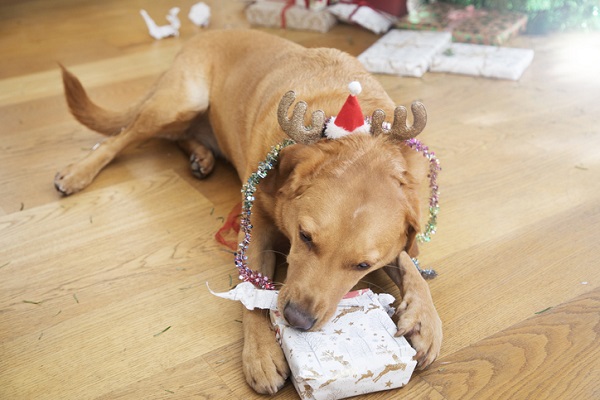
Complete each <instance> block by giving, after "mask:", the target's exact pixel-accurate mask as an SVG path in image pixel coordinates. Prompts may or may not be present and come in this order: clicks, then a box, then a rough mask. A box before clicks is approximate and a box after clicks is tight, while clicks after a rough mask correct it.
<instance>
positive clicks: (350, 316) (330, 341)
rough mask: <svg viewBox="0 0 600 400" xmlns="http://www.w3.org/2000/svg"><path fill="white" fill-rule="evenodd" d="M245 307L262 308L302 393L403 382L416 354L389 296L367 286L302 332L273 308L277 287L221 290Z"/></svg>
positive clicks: (325, 394)
mask: <svg viewBox="0 0 600 400" xmlns="http://www.w3.org/2000/svg"><path fill="white" fill-rule="evenodd" d="M215 294H216V295H217V296H220V297H223V298H228V299H231V300H240V301H242V302H243V303H244V305H245V306H246V307H247V308H249V309H253V308H256V307H258V308H268V309H270V310H271V321H272V323H273V325H274V327H275V329H276V337H277V340H278V341H279V343H280V344H281V347H282V349H283V352H284V354H285V357H286V359H287V361H288V364H289V366H290V370H291V372H292V378H291V379H292V382H293V384H294V386H295V387H296V390H297V391H298V394H299V395H300V397H301V398H302V399H306V400H308V399H311V400H313V399H314V400H322V399H323V400H324V399H343V398H346V397H351V396H357V395H361V394H366V393H371V392H376V391H381V390H389V389H394V388H398V387H401V386H404V385H405V384H406V383H407V382H408V381H409V379H410V377H411V375H412V373H413V371H414V369H415V367H416V364H417V362H416V361H415V360H413V356H414V355H415V354H416V352H415V350H414V349H413V348H412V347H410V345H409V344H408V342H407V341H406V340H405V339H404V338H403V337H396V336H394V335H395V333H396V331H397V328H396V325H395V324H394V322H393V321H392V319H391V318H390V315H391V314H392V313H393V308H392V307H390V304H391V303H392V302H393V301H394V297H393V296H391V295H389V294H379V295H378V294H375V293H373V292H372V291H371V290H368V289H367V290H360V291H355V292H351V293H349V294H348V295H347V296H346V297H344V299H343V300H342V301H341V302H340V304H339V305H338V307H337V311H336V313H335V314H334V317H333V319H332V320H331V321H330V322H329V323H327V324H326V325H325V326H324V327H323V328H322V329H320V330H319V331H315V332H303V331H299V330H297V329H295V328H292V327H290V326H289V325H288V324H287V323H286V321H285V319H284V318H283V317H282V315H281V313H280V312H279V311H278V310H277V309H276V304H277V292H276V291H271V290H261V289H257V288H255V287H254V286H253V285H252V284H251V283H248V282H245V283H241V284H239V285H238V286H237V287H236V288H235V289H233V290H232V291H230V292H227V293H218V294H217V293H215Z"/></svg>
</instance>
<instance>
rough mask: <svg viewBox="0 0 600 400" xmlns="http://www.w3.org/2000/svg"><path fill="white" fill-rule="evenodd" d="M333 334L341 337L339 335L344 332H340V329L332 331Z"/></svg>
mask: <svg viewBox="0 0 600 400" xmlns="http://www.w3.org/2000/svg"><path fill="white" fill-rule="evenodd" d="M333 333H337V334H338V335H341V334H343V333H344V331H343V330H341V329H334V330H333Z"/></svg>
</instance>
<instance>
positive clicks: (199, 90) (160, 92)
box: [54, 63, 209, 195]
mask: <svg viewBox="0 0 600 400" xmlns="http://www.w3.org/2000/svg"><path fill="white" fill-rule="evenodd" d="M182 64H183V63H175V64H174V65H173V67H172V68H171V69H170V70H168V71H167V72H166V73H165V74H164V75H163V76H161V78H160V80H159V81H158V83H157V84H156V86H155V90H154V92H153V93H151V95H150V96H148V98H147V99H146V100H145V101H144V102H143V103H142V104H141V106H140V108H139V112H138V113H137V115H135V116H134V118H133V119H132V122H130V123H129V124H128V125H127V126H125V127H124V128H123V129H122V130H121V132H120V133H117V134H116V135H114V136H110V137H108V138H107V139H106V140H105V141H104V142H102V143H101V144H100V145H99V146H97V147H96V148H95V149H94V150H93V151H92V152H90V153H89V154H88V155H87V156H86V157H85V158H84V159H82V160H81V161H79V162H77V163H75V164H72V165H70V166H68V167H66V168H65V169H63V170H62V171H60V172H59V173H58V174H56V177H55V179H54V185H55V187H56V189H57V190H58V191H59V192H60V193H62V194H64V195H70V194H72V193H75V192H78V191H79V190H81V189H83V188H85V187H86V186H88V185H89V184H90V183H91V182H92V180H93V179H94V178H95V177H96V175H97V174H98V173H99V172H100V170H101V169H102V168H104V167H105V166H106V165H107V164H108V163H110V162H111V161H112V160H113V159H114V157H115V156H116V155H117V154H118V153H119V152H121V151H122V150H123V149H124V148H125V147H127V146H129V145H132V144H137V143H140V142H143V141H145V140H147V139H150V138H153V137H164V138H168V139H173V140H178V139H183V138H184V137H185V134H186V130H187V129H188V127H189V126H190V124H191V123H192V121H193V120H194V119H195V118H196V117H197V115H198V114H200V113H202V112H204V111H206V109H207V108H208V98H209V92H208V85H207V84H206V79H205V76H204V74H203V73H202V72H201V71H195V72H194V73H193V74H192V73H186V71H185V70H184V65H182Z"/></svg>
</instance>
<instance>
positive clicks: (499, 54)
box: [431, 43, 534, 80]
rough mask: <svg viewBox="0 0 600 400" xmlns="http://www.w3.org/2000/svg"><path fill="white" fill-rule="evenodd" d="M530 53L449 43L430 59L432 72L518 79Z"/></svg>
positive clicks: (531, 56)
mask: <svg viewBox="0 0 600 400" xmlns="http://www.w3.org/2000/svg"><path fill="white" fill-rule="evenodd" d="M533 54H534V52H533V50H531V49H516V48H509V47H497V46H484V45H477V44H467V43H452V44H450V45H448V46H446V47H445V48H444V49H443V50H442V51H441V52H440V53H438V54H437V55H436V56H435V57H434V58H433V61H432V63H431V71H432V72H452V73H455V74H464V75H475V76H483V77H486V78H499V79H511V80H518V79H519V78H520V77H521V75H523V72H524V71H525V70H526V69H527V67H528V66H529V64H531V61H532V60H533Z"/></svg>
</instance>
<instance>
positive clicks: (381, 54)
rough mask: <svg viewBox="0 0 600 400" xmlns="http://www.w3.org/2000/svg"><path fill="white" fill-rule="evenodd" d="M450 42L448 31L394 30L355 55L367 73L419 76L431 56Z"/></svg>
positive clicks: (426, 68)
mask: <svg viewBox="0 0 600 400" xmlns="http://www.w3.org/2000/svg"><path fill="white" fill-rule="evenodd" d="M451 40H452V35H451V34H450V33H449V32H418V31H410V30H399V29H394V30H391V31H390V32H388V33H386V34H385V35H384V36H383V37H381V38H380V39H379V40H378V41H377V42H375V44H373V46H371V47H369V48H368V49H367V50H365V52H363V53H362V54H361V55H359V56H358V59H359V61H360V62H361V63H362V64H363V65H364V66H365V68H366V69H367V70H368V71H370V72H375V73H384V74H394V75H405V76H415V77H420V76H422V75H423V74H424V73H425V72H426V71H427V70H428V68H429V65H430V63H431V62H432V60H433V57H434V56H435V55H436V54H437V53H438V52H439V51H440V49H442V48H444V47H445V46H447V45H448V44H449V43H450V41H451Z"/></svg>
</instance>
